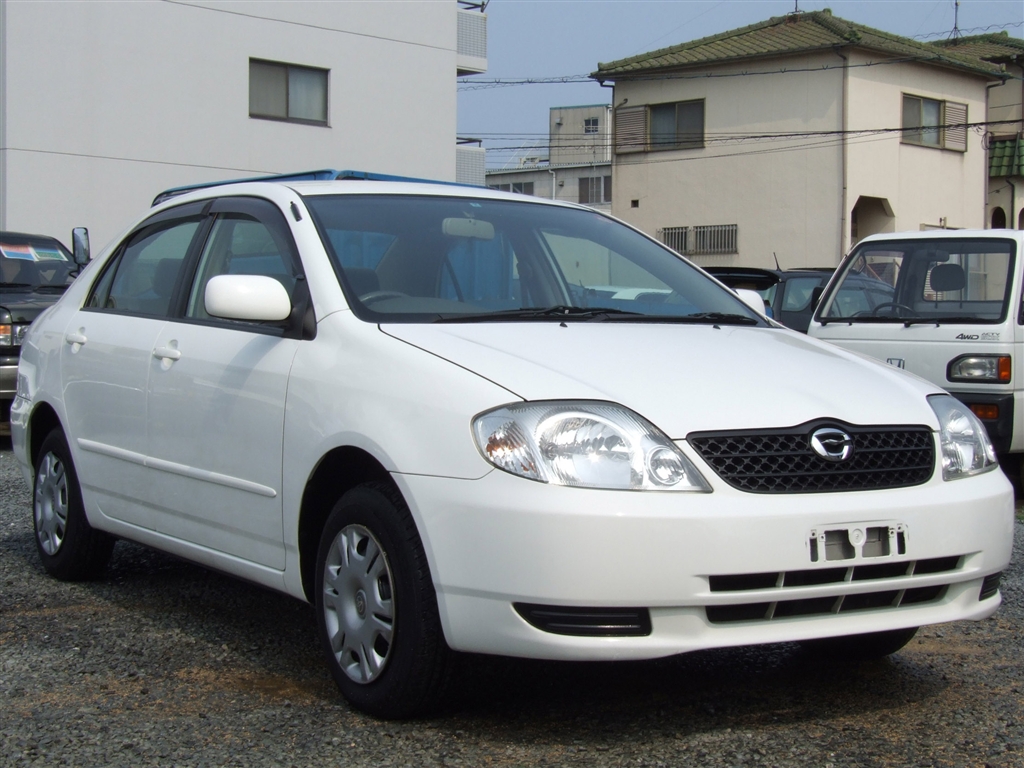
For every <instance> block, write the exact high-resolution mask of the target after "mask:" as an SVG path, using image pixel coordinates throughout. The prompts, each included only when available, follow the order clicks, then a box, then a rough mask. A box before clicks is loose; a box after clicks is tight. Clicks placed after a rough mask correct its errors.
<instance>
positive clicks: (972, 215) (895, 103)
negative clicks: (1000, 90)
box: [844, 52, 988, 249]
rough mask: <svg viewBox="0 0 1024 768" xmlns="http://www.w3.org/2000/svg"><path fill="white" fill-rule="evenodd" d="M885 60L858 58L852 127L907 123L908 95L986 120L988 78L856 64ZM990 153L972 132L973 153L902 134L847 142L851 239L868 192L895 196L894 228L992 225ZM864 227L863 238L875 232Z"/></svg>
mask: <svg viewBox="0 0 1024 768" xmlns="http://www.w3.org/2000/svg"><path fill="white" fill-rule="evenodd" d="M872 60H874V61H877V60H878V57H877V56H874V57H873V58H872V56H871V55H870V54H865V53H860V52H854V53H852V54H851V55H850V64H851V65H853V66H854V68H852V69H851V70H850V77H849V88H848V96H847V104H848V110H847V114H848V117H847V127H848V129H849V130H850V131H872V130H879V129H891V128H899V127H900V126H901V124H902V110H903V94H905V93H906V94H909V95H912V96H922V97H925V98H929V99H937V100H940V101H941V100H946V101H953V102H958V103H961V104H966V105H967V120H968V121H969V122H980V121H983V120H984V119H985V84H986V79H985V78H984V77H977V76H971V75H967V74H960V73H957V72H955V71H951V70H947V69H941V68H938V67H933V66H923V65H920V64H887V65H884V66H859V67H858V66H856V65H858V64H865V63H867V62H868V61H872ZM987 162H988V157H987V153H986V152H985V150H984V148H983V146H982V136H981V135H980V134H979V133H976V132H975V131H972V130H968V131H967V151H966V152H957V151H952V150H946V149H938V148H934V147H922V146H916V145H913V144H905V143H902V141H901V135H900V133H898V132H891V133H881V134H877V135H872V134H863V135H858V134H856V133H853V134H851V135H850V138H849V141H848V142H847V177H846V187H847V194H846V201H847V202H846V210H845V219H846V226H845V230H846V237H845V238H844V239H845V242H844V249H848V248H849V247H850V246H851V245H852V244H853V242H854V241H853V240H852V239H851V230H850V214H851V212H852V210H853V208H854V206H855V205H856V204H857V200H858V198H859V197H861V196H865V197H874V198H880V199H883V200H887V201H888V203H889V206H890V208H891V210H892V215H893V216H894V217H895V223H894V227H893V229H894V231H897V232H901V231H909V230H920V229H924V228H928V227H940V226H946V227H954V228H967V227H970V228H980V227H984V226H985V197H986V189H987V187H986V185H987V181H986V180H987V176H988V169H987ZM871 233H872V231H871V229H870V228H865V227H864V226H860V227H859V228H858V232H857V236H858V239H859V238H863V237H865V236H866V235H868V234H871Z"/></svg>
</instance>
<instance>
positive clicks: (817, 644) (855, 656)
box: [800, 627, 917, 661]
mask: <svg viewBox="0 0 1024 768" xmlns="http://www.w3.org/2000/svg"><path fill="white" fill-rule="evenodd" d="M915 634H917V627H911V628H909V629H892V630H889V631H887V632H870V633H867V634H863V635H847V636H845V637H823V638H820V639H818V640H804V641H803V642H802V643H800V645H801V646H802V647H803V648H804V650H806V651H807V652H808V653H810V654H812V655H814V656H817V657H821V658H822V659H827V660H829V661H868V660H871V659H881V658H884V657H885V656H889V655H890V654H893V653H896V651H898V650H900V649H901V648H902V647H903V646H905V645H906V644H907V643H909V642H910V641H911V640H913V639H914V635H915Z"/></svg>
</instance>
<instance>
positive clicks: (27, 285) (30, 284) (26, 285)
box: [0, 283, 32, 288]
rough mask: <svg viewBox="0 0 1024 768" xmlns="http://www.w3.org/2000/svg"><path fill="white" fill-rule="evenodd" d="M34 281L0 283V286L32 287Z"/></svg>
mask: <svg viewBox="0 0 1024 768" xmlns="http://www.w3.org/2000/svg"><path fill="white" fill-rule="evenodd" d="M31 287H32V283H0V288H31Z"/></svg>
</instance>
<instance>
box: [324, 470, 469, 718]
mask: <svg viewBox="0 0 1024 768" xmlns="http://www.w3.org/2000/svg"><path fill="white" fill-rule="evenodd" d="M316 613H317V623H318V626H319V633H320V640H321V643H322V645H323V648H324V652H325V654H326V656H327V663H328V665H329V667H330V670H331V674H332V676H333V677H334V680H335V682H336V683H337V684H338V687H339V688H340V689H341V692H342V693H343V694H344V695H345V698H347V699H348V700H349V701H350V702H351V703H352V704H353V705H354V706H355V707H357V708H358V709H361V710H363V711H364V712H367V713H368V714H371V715H375V716H377V717H383V718H400V717H409V716H411V715H415V714H420V713H423V712H425V711H428V710H429V709H431V708H432V707H433V706H435V705H436V704H437V703H438V701H439V700H440V697H441V694H442V693H443V690H444V688H445V685H446V683H447V680H448V677H449V669H450V661H451V656H452V653H451V651H450V650H449V648H448V645H447V643H446V642H445V640H444V635H443V632H442V630H441V622H440V619H439V618H438V611H437V597H436V594H435V592H434V584H433V581H432V580H431V577H430V569H429V568H428V566H427V558H426V555H425V553H424V551H423V544H422V543H421V541H420V537H419V534H418V532H417V530H416V525H415V523H414V522H413V519H412V515H411V514H410V512H409V508H408V507H407V506H406V504H405V501H404V500H403V499H402V497H401V494H399V493H398V492H397V491H396V490H395V489H394V488H392V487H390V486H388V485H385V484H382V483H368V484H366V485H361V486H358V487H356V488H353V489H352V490H350V491H349V492H348V493H346V494H345V495H344V496H342V497H341V499H340V500H339V501H338V503H337V504H335V506H334V509H333V510H332V511H331V514H330V516H329V517H328V518H327V523H326V525H325V526H324V530H323V534H322V536H321V539H320V547H319V551H318V554H317V564H316Z"/></svg>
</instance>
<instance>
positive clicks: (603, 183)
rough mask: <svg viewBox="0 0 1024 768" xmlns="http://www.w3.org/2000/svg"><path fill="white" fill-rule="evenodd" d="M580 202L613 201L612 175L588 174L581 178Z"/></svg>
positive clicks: (591, 203)
mask: <svg viewBox="0 0 1024 768" xmlns="http://www.w3.org/2000/svg"><path fill="white" fill-rule="evenodd" d="M579 181H580V198H579V202H581V203H583V204H584V205H597V204H598V203H610V202H611V201H612V177H611V176H586V177H583V178H581V179H580V180H579Z"/></svg>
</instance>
